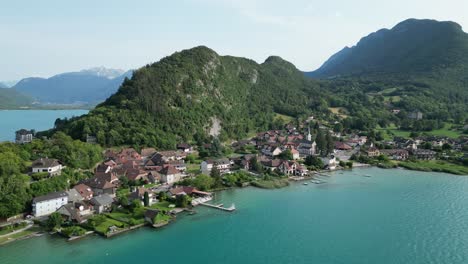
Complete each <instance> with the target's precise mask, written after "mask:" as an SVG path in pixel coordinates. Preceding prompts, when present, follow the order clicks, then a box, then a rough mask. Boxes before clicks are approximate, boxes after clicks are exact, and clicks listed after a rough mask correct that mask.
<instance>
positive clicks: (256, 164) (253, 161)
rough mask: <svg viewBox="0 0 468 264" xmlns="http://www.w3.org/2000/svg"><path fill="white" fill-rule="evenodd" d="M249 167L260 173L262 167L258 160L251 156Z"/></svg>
mask: <svg viewBox="0 0 468 264" xmlns="http://www.w3.org/2000/svg"><path fill="white" fill-rule="evenodd" d="M250 168H251V169H252V170H253V171H255V172H258V173H262V167H261V165H260V163H259V162H258V160H257V157H253V158H252V159H251V160H250Z"/></svg>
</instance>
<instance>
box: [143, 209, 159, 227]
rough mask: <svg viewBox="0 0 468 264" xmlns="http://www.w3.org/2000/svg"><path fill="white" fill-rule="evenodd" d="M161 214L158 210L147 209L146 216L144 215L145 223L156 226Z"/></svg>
mask: <svg viewBox="0 0 468 264" xmlns="http://www.w3.org/2000/svg"><path fill="white" fill-rule="evenodd" d="M159 213H160V212H159V210H158V209H147V210H146V211H145V214H144V216H145V222H147V223H150V224H152V225H154V224H156V223H155V219H156V216H158V214H159Z"/></svg>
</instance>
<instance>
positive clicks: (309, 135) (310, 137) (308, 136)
mask: <svg viewBox="0 0 468 264" xmlns="http://www.w3.org/2000/svg"><path fill="white" fill-rule="evenodd" d="M307 141H312V135H311V134H310V126H309V134H307Z"/></svg>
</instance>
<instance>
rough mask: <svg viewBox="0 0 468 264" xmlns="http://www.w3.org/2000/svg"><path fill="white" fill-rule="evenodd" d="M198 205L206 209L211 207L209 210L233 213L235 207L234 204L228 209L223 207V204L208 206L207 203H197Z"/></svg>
mask: <svg viewBox="0 0 468 264" xmlns="http://www.w3.org/2000/svg"><path fill="white" fill-rule="evenodd" d="M199 204H201V205H204V206H206V207H211V208H215V209H219V210H222V211H226V212H233V211H235V210H236V206H235V205H234V204H232V205H231V206H230V207H228V208H226V207H224V206H223V204H218V205H215V204H209V203H199Z"/></svg>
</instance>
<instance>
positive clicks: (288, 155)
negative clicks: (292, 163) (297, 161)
mask: <svg viewBox="0 0 468 264" xmlns="http://www.w3.org/2000/svg"><path fill="white" fill-rule="evenodd" d="M279 158H281V159H284V160H293V159H294V158H293V154H292V152H291V150H290V149H287V150H285V151H283V152H281V154H280V155H279Z"/></svg>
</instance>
